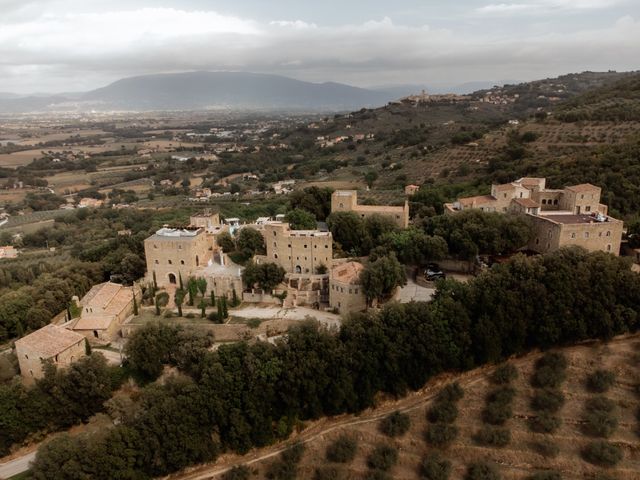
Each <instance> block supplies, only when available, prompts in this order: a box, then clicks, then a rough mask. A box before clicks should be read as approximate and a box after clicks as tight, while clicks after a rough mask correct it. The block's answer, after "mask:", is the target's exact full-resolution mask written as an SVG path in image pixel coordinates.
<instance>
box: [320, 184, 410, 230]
mask: <svg viewBox="0 0 640 480" xmlns="http://www.w3.org/2000/svg"><path fill="white" fill-rule="evenodd" d="M333 212H354V213H356V214H358V215H360V217H362V218H366V217H369V216H371V215H380V216H383V217H387V218H390V219H391V220H393V221H394V222H395V223H396V225H398V227H400V228H407V227H408V226H409V202H408V201H407V200H405V202H404V205H403V206H401V207H393V206H388V205H359V204H358V192H357V191H355V190H336V191H335V192H333V194H332V195H331V213H333Z"/></svg>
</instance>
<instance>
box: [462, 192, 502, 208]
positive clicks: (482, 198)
mask: <svg viewBox="0 0 640 480" xmlns="http://www.w3.org/2000/svg"><path fill="white" fill-rule="evenodd" d="M495 201H496V199H495V198H493V197H492V196H491V195H478V196H475V197H465V198H461V199H459V200H458V202H459V203H460V205H465V206H469V205H476V204H478V203H492V202H495Z"/></svg>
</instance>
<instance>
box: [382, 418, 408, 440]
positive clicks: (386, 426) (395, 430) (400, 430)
mask: <svg viewBox="0 0 640 480" xmlns="http://www.w3.org/2000/svg"><path fill="white" fill-rule="evenodd" d="M410 426H411V419H410V418H409V415H407V414H406V413H401V412H393V413H392V414H390V415H387V416H386V417H385V418H384V419H382V421H381V422H380V425H379V429H380V431H381V432H382V433H384V434H385V435H386V436H388V437H399V436H401V435H404V434H405V433H407V431H408V430H409V427H410Z"/></svg>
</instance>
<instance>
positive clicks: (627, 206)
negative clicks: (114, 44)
mask: <svg viewBox="0 0 640 480" xmlns="http://www.w3.org/2000/svg"><path fill="white" fill-rule="evenodd" d="M637 82H638V79H637V75H635V76H634V75H631V74H617V73H615V72H608V73H602V74H597V73H592V72H585V73H583V74H574V75H567V76H564V77H561V78H558V79H547V80H542V81H539V82H530V83H527V84H520V85H505V86H502V87H494V88H492V89H489V90H483V91H479V92H475V93H472V94H468V95H453V94H452V95H430V94H427V93H426V92H423V93H422V94H418V95H412V96H409V97H406V98H404V99H402V100H400V101H397V102H391V103H389V104H387V105H384V106H382V107H380V108H375V109H367V108H363V109H361V110H358V111H354V112H339V113H331V114H302V113H300V114H273V115H266V114H264V113H260V112H258V113H255V114H250V115H249V114H246V115H241V114H239V113H226V112H191V113H187V112H172V113H169V112H168V113H162V114H161V113H158V114H118V113H99V112H98V113H95V114H91V115H86V116H80V117H74V116H73V114H72V113H67V114H61V115H60V116H59V117H56V118H55V119H48V120H47V119H45V118H40V117H38V118H34V117H28V116H24V117H12V118H4V117H3V116H2V114H0V161H1V162H4V163H0V177H1V178H3V179H4V180H2V181H0V199H1V200H2V202H1V204H0V209H1V210H2V211H1V213H0V346H1V347H2V348H1V349H0V405H2V406H3V408H2V409H0V410H2V411H1V412H0V431H2V435H0V455H3V456H5V457H4V458H3V459H2V460H0V477H4V476H10V475H9V474H8V473H10V474H11V476H13V475H14V474H22V473H24V472H25V470H27V469H31V470H32V474H33V476H34V478H38V479H42V480H49V479H51V480H58V479H65V480H66V479H67V478H78V479H83V478H97V479H100V480H102V479H104V480H109V479H111V478H136V479H137V478H140V479H147V478H157V477H163V476H167V475H170V474H175V475H176V478H180V479H182V478H184V479H187V478H192V477H193V476H199V477H202V478H204V477H214V478H216V477H220V478H222V479H223V480H229V479H232V480H237V479H238V478H240V479H243V480H246V479H247V478H248V479H251V478H256V479H258V478H268V479H271V480H278V479H283V478H286V479H289V480H290V479H292V478H295V472H296V471H297V472H298V474H297V475H298V476H297V478H317V479H319V480H323V479H326V478H327V476H328V478H329V479H335V478H341V475H342V478H348V477H353V478H377V479H384V478H389V477H388V476H389V475H391V473H388V472H384V471H382V470H381V468H379V466H380V465H382V464H381V463H378V460H379V459H378V458H377V457H376V455H378V456H380V457H384V458H387V454H388V455H393V452H396V454H397V456H398V458H399V461H398V465H397V466H395V467H394V466H389V468H388V469H391V468H393V469H394V470H392V471H393V475H394V476H397V477H398V478H422V477H425V478H428V476H427V475H426V474H425V473H424V472H425V471H427V470H428V468H431V467H432V466H433V464H434V462H435V463H437V464H438V465H441V466H442V465H446V464H447V462H450V466H451V469H452V475H451V476H450V477H449V478H465V480H466V479H467V477H466V476H465V475H466V472H467V470H472V467H473V465H475V462H476V461H477V460H479V459H481V460H482V461H485V460H486V463H490V464H491V465H493V466H494V467H495V468H496V469H498V470H499V471H501V472H505V476H504V477H503V478H505V479H508V480H512V479H513V480H524V479H526V480H530V477H529V474H532V475H534V476H533V477H531V478H532V479H534V480H540V479H543V480H549V479H551V480H557V479H558V477H557V475H555V476H554V475H551V476H548V477H545V476H542V477H540V476H536V475H538V473H540V472H541V471H542V472H543V473H545V474H546V473H549V472H550V471H551V470H554V471H557V472H561V473H562V475H561V476H560V478H566V479H572V480H573V479H574V478H575V479H576V480H577V479H585V478H588V479H596V478H598V479H600V478H605V477H602V476H599V475H601V474H603V472H604V473H607V474H608V473H611V472H615V474H616V477H615V478H616V480H630V479H632V478H634V477H633V475H634V474H635V471H636V470H637V468H636V467H637V463H638V458H639V457H638V451H637V448H636V447H635V443H637V442H635V440H636V439H637V436H636V433H635V429H637V413H636V409H637V406H638V403H637V397H636V396H635V395H636V394H635V393H634V392H635V389H636V385H637V384H638V381H639V379H638V378H636V377H637V374H636V373H637V372H635V370H637V359H638V355H637V345H635V343H637V340H636V339H637V331H638V326H639V325H640V322H639V321H638V313H637V312H638V305H639V304H640V277H638V272H639V271H640V219H639V217H638V213H637V212H638V211H640V200H639V199H640V187H638V185H640V176H639V174H638V169H637V161H636V160H637V158H638V151H639V147H638V143H637V139H636V136H637V128H638V121H640V116H639V115H638V112H639V111H640V110H636V103H637V99H636V93H635V92H637V90H638V88H637V86H638V83H637ZM634 102H636V103H634ZM600 341H602V342H600ZM577 344H580V345H577ZM549 350H550V352H548V351H549ZM541 351H544V353H542V352H541ZM563 352H564V353H563ZM565 353H566V356H567V359H566V360H563V357H562V355H564V354H565ZM503 362H508V363H507V364H506V365H504V364H503ZM512 367H515V368H516V369H517V370H518V372H519V373H513V368H512ZM565 371H566V372H565ZM591 376H594V377H597V378H595V379H592V378H591ZM592 383H594V384H598V385H596V387H597V388H601V386H600V384H601V383H607V385H609V387H608V388H610V392H611V393H610V397H611V401H612V402H615V405H614V407H611V405H610V404H609V403H608V401H605V400H603V399H601V397H603V396H604V394H605V393H606V392H600V393H597V395H596V391H595V390H594V388H596V387H593V385H592ZM458 384H459V385H458ZM441 392H444V393H441ZM409 393H411V394H410V395H407V394H409ZM592 401H593V402H595V403H597V405H596V407H602V408H599V409H598V408H596V410H597V412H596V413H594V411H593V408H592V407H593V405H592ZM457 402H460V403H459V405H460V406H459V407H458V406H456V404H457ZM422 404H424V405H425V408H424V409H423V408H422V407H421V405H422ZM594 408H595V407H594ZM603 409H605V410H606V411H604V410H603ZM396 410H398V411H396ZM583 410H584V411H583ZM405 415H406V416H405ZM407 416H408V417H407ZM458 417H459V418H458ZM407 418H409V420H407ZM407 421H409V423H410V424H411V425H409V424H407ZM616 422H617V423H616ZM403 425H404V426H403ZM407 429H408V430H407ZM398 432H399V433H398ZM403 432H404V433H403ZM42 439H45V440H44V441H43V440H42ZM354 439H355V440H354ZM298 440H299V441H300V444H299V443H297V442H298ZM352 441H354V442H355V443H356V444H357V445H355V446H354V444H353V443H350V442H352ZM302 443H304V448H306V449H307V450H306V453H304V452H303V451H302V450H299V449H303V447H300V446H299V445H301V444H302ZM334 443H335V444H336V445H338V447H335V448H337V449H338V450H340V449H341V448H343V447H344V448H347V447H349V445H351V447H349V448H351V449H352V450H353V453H352V455H355V456H352V457H350V458H351V460H353V463H352V464H349V462H350V461H351V460H348V459H347V460H345V461H344V462H339V461H334V460H330V458H336V457H335V456H333V454H335V451H334V450H332V449H334ZM274 444H278V445H277V446H275V445H274ZM325 444H326V445H325ZM345 445H346V447H345ZM554 445H555V446H554ZM507 446H508V448H505V447H507ZM387 447H389V448H387ZM36 449H38V453H37V454H35V453H34V452H35V450H36ZM263 449H264V450H263ZM380 449H384V452H382V453H380V452H381V451H382V450H380ZM394 449H395V450H394ZM379 450H380V451H379ZM248 452H250V453H249V455H250V456H249V457H246V456H244V455H245V454H247V453H248ZM279 452H282V453H279ZM296 452H297V453H296ZM301 452H302V453H301ZM330 452H331V453H330ZM385 452H386V453H385ZM433 452H438V455H440V457H438V458H436V457H433V458H431V457H429V455H431V453H433ZM340 453H343V452H342V451H341V450H340ZM34 456H35V459H34ZM374 457H376V458H374ZM247 459H252V460H250V461H252V462H253V463H251V464H249V466H248V465H244V464H245V463H246V462H247V461H248V460H247ZM521 459H523V460H522V461H521ZM216 461H217V462H218V463H215V462H216ZM30 462H31V463H30ZM296 462H298V463H296ZM419 462H420V465H418V463H419ZM294 463H296V465H293V464H294ZM195 465H200V466H199V467H196V470H190V469H191V468H192V467H194V466H195ZM372 465H373V466H372ZM383 466H384V465H383ZM236 467H237V468H236ZM241 467H242V468H241ZM9 468H14V470H7V469H9ZM443 468H444V467H443ZM16 469H17V470H16ZM185 469H186V470H185ZM296 469H297V470H296ZM429 471H431V470H429ZM482 471H488V470H482ZM7 472H8V473H7ZM283 472H284V473H283ZM292 472H293V473H292ZM336 472H337V473H336ZM324 475H326V476H324ZM336 475H337V476H336ZM385 475H386V476H385ZM18 478H19V477H18ZM391 478H393V477H391ZM492 478H493V477H492ZM474 480H475V479H474Z"/></svg>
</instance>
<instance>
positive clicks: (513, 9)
mask: <svg viewBox="0 0 640 480" xmlns="http://www.w3.org/2000/svg"><path fill="white" fill-rule="evenodd" d="M629 1H630V0H526V1H524V2H511V3H490V4H488V5H484V6H482V7H479V8H477V9H476V10H475V13H476V14H479V15H482V16H515V15H536V14H537V15H546V14H552V13H557V12H563V11H564V12H566V11H580V10H582V11H589V10H601V9H608V8H613V7H617V6H619V5H622V4H625V3H629Z"/></svg>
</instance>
